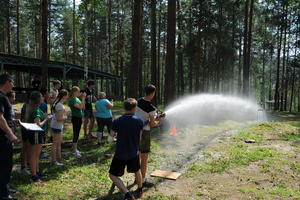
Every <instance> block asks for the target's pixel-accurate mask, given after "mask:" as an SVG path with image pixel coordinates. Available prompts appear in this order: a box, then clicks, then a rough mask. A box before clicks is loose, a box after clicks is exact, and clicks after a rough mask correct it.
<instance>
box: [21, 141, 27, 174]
mask: <svg viewBox="0 0 300 200" xmlns="http://www.w3.org/2000/svg"><path fill="white" fill-rule="evenodd" d="M27 151H28V142H23V143H22V150H21V169H23V168H25V167H26V164H27Z"/></svg>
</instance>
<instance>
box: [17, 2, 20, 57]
mask: <svg viewBox="0 0 300 200" xmlns="http://www.w3.org/2000/svg"><path fill="white" fill-rule="evenodd" d="M17 55H20V0H17Z"/></svg>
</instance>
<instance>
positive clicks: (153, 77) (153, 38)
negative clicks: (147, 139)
mask: <svg viewBox="0 0 300 200" xmlns="http://www.w3.org/2000/svg"><path fill="white" fill-rule="evenodd" d="M150 7H151V8H150V9H151V83H152V84H153V85H155V86H156V87H157V65H156V0H151V4H150ZM153 103H154V104H156V103H157V95H156V97H155V98H154V99H153Z"/></svg>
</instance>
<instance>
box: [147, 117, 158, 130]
mask: <svg viewBox="0 0 300 200" xmlns="http://www.w3.org/2000/svg"><path fill="white" fill-rule="evenodd" d="M149 121H150V123H149V124H150V127H151V128H152V127H156V126H158V124H159V122H160V121H158V120H156V119H155V116H150V117H149Z"/></svg>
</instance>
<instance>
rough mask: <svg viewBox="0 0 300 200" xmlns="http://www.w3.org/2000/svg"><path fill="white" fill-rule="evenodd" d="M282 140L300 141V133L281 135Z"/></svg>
mask: <svg viewBox="0 0 300 200" xmlns="http://www.w3.org/2000/svg"><path fill="white" fill-rule="evenodd" d="M280 138H281V139H282V140H285V141H298V140H300V133H295V132H288V133H284V134H281V135H280Z"/></svg>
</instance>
